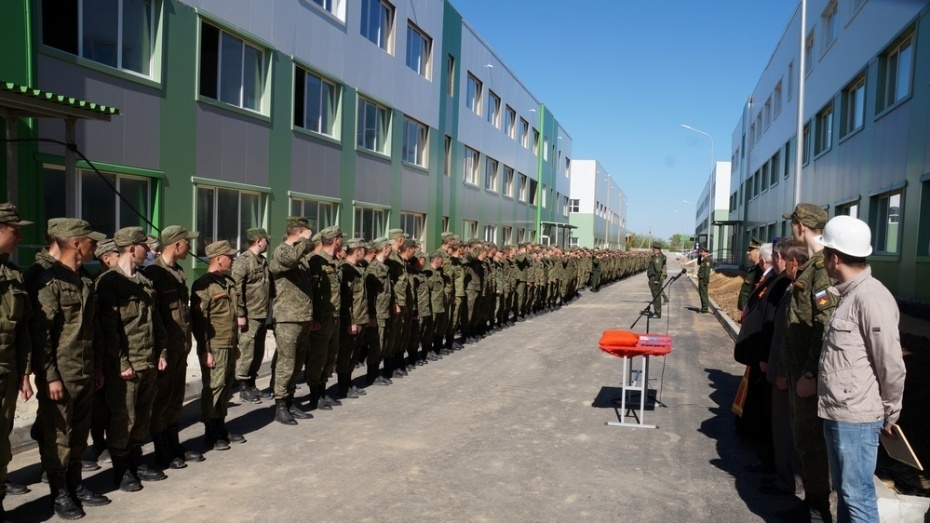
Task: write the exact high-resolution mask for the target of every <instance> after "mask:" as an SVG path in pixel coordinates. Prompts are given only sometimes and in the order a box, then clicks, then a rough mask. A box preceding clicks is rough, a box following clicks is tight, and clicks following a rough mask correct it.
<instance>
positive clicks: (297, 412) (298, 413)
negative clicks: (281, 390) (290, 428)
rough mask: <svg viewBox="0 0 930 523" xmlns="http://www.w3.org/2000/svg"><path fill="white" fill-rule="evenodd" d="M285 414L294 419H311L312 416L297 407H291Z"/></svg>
mask: <svg viewBox="0 0 930 523" xmlns="http://www.w3.org/2000/svg"><path fill="white" fill-rule="evenodd" d="M287 413H288V414H290V415H291V416H292V417H293V418H294V419H313V414H310V413H309V412H307V411H305V410H303V409H302V408H300V407H298V406H297V405H291V406H290V407H288V408H287Z"/></svg>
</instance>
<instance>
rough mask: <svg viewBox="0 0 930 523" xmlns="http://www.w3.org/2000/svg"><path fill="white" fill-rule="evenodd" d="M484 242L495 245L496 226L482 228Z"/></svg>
mask: <svg viewBox="0 0 930 523" xmlns="http://www.w3.org/2000/svg"><path fill="white" fill-rule="evenodd" d="M484 241H486V242H490V243H497V225H485V226H484Z"/></svg>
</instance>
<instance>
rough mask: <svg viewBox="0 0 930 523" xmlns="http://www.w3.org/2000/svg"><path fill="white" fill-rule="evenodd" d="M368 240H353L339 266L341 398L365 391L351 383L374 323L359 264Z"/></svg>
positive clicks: (339, 374) (338, 362) (361, 393)
mask: <svg viewBox="0 0 930 523" xmlns="http://www.w3.org/2000/svg"><path fill="white" fill-rule="evenodd" d="M365 245H366V243H365V240H363V239H362V238H352V239H351V240H349V241H347V242H346V251H345V253H346V258H345V260H343V262H342V263H341V264H340V265H339V270H340V271H341V272H342V275H341V278H340V281H341V285H342V289H341V290H340V292H339V294H340V298H341V299H342V303H341V306H340V308H339V316H340V317H339V323H340V325H341V327H340V329H339V356H338V358H337V359H336V378H337V380H338V388H339V395H340V396H342V397H344V398H357V397H359V396H364V395H365V394H366V392H365V391H364V390H362V389H359V388H358V387H356V386H355V385H353V384H352V369H354V368H355V360H356V351H358V349H359V347H361V344H362V341H364V340H365V328H366V327H368V324H369V323H370V322H371V317H370V316H369V314H368V294H367V293H366V292H365V271H364V269H362V268H361V267H360V266H359V262H360V261H361V260H363V259H364V258H365Z"/></svg>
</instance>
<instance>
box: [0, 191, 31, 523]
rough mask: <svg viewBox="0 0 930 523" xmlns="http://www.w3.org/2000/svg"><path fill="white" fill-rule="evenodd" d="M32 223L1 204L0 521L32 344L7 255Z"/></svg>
mask: <svg viewBox="0 0 930 523" xmlns="http://www.w3.org/2000/svg"><path fill="white" fill-rule="evenodd" d="M24 225H32V222H30V221H26V220H20V219H19V213H18V212H17V211H16V206H14V205H13V204H12V203H0V333H2V336H0V391H2V395H0V518H3V517H4V515H5V513H4V511H3V498H4V496H5V495H6V488H5V485H6V473H7V471H6V467H7V465H9V463H10V460H11V459H13V453H12V450H11V449H10V432H12V431H13V416H14V414H15V412H16V393H17V392H19V393H20V397H21V398H22V399H23V401H26V400H28V399H29V398H31V397H32V385H31V384H30V383H29V374H30V368H29V359H30V357H29V356H30V353H31V351H32V342H31V339H30V336H29V328H28V323H27V322H28V320H29V317H30V310H31V307H30V303H29V294H28V293H27V287H26V285H25V283H23V275H22V273H21V272H20V270H19V267H17V266H16V265H15V264H14V263H12V262H10V255H11V254H13V251H14V250H15V249H16V245H18V244H19V240H20V232H19V229H20V227H22V226H24Z"/></svg>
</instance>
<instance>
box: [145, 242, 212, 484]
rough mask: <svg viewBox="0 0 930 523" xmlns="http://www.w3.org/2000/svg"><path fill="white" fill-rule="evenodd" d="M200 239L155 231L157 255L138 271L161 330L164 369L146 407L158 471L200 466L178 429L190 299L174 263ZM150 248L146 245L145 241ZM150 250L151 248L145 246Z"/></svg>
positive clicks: (188, 343)
mask: <svg viewBox="0 0 930 523" xmlns="http://www.w3.org/2000/svg"><path fill="white" fill-rule="evenodd" d="M199 236H200V234H198V233H197V232H194V231H188V230H187V229H185V228H184V227H181V226H180V225H169V226H168V227H165V228H164V229H163V230H162V231H161V242H160V244H161V249H162V252H161V254H160V255H159V256H158V257H157V258H155V259H154V260H153V261H152V262H151V263H149V264H148V265H146V266H145V269H143V270H142V272H143V274H145V276H146V277H147V278H148V279H149V280H151V282H152V286H153V287H154V288H155V292H156V293H157V294H158V305H159V307H158V314H159V315H160V316H161V322H162V325H164V326H165V334H166V338H165V345H166V346H167V349H168V350H167V354H168V358H167V359H168V365H167V366H166V367H165V369H164V370H162V371H160V372H159V373H158V377H157V379H156V381H157V382H158V386H157V390H156V392H155V400H154V403H153V407H152V426H151V433H152V442H153V443H154V444H155V459H156V460H157V462H158V464H159V465H161V466H162V467H170V468H173V469H182V468H184V467H186V466H187V463H185V462H186V461H192V462H198V461H203V456H202V455H200V453H199V452H193V451H190V450H187V449H186V448H185V447H184V446H183V445H181V442H180V439H179V434H178V431H179V427H178V424H179V422H180V417H181V407H183V406H184V384H185V382H186V381H187V356H188V355H189V354H190V351H191V313H190V306H189V303H190V295H189V293H188V291H187V283H186V282H187V276H186V275H185V274H184V269H182V268H181V266H180V265H178V260H183V259H186V258H187V254H188V253H189V252H190V250H191V243H190V241H191V240H194V239H196V238H197V237H199ZM147 244H148V245H149V246H151V242H147ZM150 248H151V247H150Z"/></svg>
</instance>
